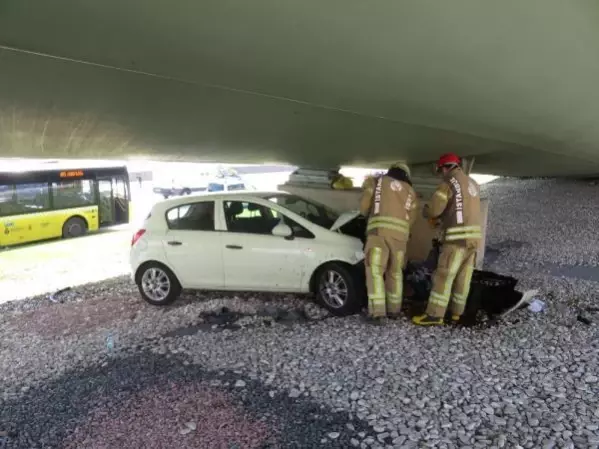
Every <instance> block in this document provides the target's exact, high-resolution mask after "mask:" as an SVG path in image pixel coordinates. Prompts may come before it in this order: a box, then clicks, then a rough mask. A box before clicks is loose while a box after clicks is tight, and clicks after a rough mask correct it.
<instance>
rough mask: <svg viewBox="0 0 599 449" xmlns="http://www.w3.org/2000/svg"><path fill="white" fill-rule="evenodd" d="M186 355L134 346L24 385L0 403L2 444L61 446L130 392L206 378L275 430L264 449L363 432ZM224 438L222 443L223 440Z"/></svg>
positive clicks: (11, 447)
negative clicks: (21, 390) (274, 439)
mask: <svg viewBox="0 0 599 449" xmlns="http://www.w3.org/2000/svg"><path fill="white" fill-rule="evenodd" d="M184 360H185V359H184V358H182V357H178V356H173V355H171V356H170V357H168V358H167V357H166V356H160V355H157V354H154V353H151V352H139V353H136V354H134V355H130V356H127V357H125V356H123V357H119V358H114V359H110V360H109V361H108V362H107V364H105V366H103V367H100V366H96V367H92V368H86V369H79V370H78V369H74V370H73V371H71V372H68V373H65V375H63V376H61V377H60V378H58V379H57V380H54V381H52V382H48V383H45V384H43V385H42V386H40V387H37V388H32V389H30V390H28V391H27V392H25V393H23V394H22V395H21V396H20V397H19V398H18V399H17V400H14V399H13V400H10V401H6V402H4V403H2V402H1V401H0V430H4V431H6V432H8V437H9V439H8V441H7V444H6V449H17V448H27V449H33V448H42V447H43V448H45V449H49V448H60V447H63V445H64V444H65V442H67V441H68V440H69V438H71V436H72V435H73V433H74V432H75V429H77V428H81V427H82V426H85V425H86V423H87V422H88V419H89V416H90V414H92V413H93V412H94V410H96V409H98V408H106V407H108V408H109V409H110V408H112V407H115V406H117V407H118V406H119V404H121V403H123V402H125V401H127V400H128V399H131V397H132V395H136V394H140V393H143V392H144V391H145V390H147V389H149V388H156V387H161V386H167V385H169V384H171V385H172V384H173V383H174V384H177V385H179V386H181V387H185V385H190V384H193V383H204V384H209V385H211V386H214V388H217V389H218V390H219V391H221V392H223V393H225V394H228V395H230V397H232V398H233V400H234V401H235V402H237V404H238V405H240V406H241V407H242V409H243V410H244V412H245V413H247V414H249V416H251V417H253V420H254V421H260V422H261V423H264V424H265V425H267V426H268V427H269V428H270V429H272V430H273V435H275V436H276V437H277V440H278V441H277V443H276V445H275V446H272V445H267V446H265V449H266V448H267V447H280V448H306V447H318V446H320V445H321V440H322V439H323V438H326V435H327V433H329V432H339V433H340V435H339V437H338V438H337V439H335V440H332V441H331V440H329V441H328V442H327V446H328V447H334V448H347V447H351V444H350V439H351V438H352V437H356V433H358V432H361V431H364V432H368V426H367V424H366V423H364V422H362V421H358V420H350V419H349V417H348V415H347V414H346V413H343V412H333V411H332V410H329V409H327V408H325V407H324V406H321V405H318V404H316V403H314V402H312V401H311V400H309V399H308V398H305V397H300V398H296V399H291V398H289V397H288V395H287V394H286V393H285V394H281V393H276V394H274V393H273V392H272V391H271V390H270V389H269V388H268V387H267V386H265V385H264V384H262V383H261V382H258V381H252V380H248V379H245V378H242V377H241V376H238V375H235V374H234V373H232V372H227V371H220V372H211V371H205V370H203V369H202V368H201V367H200V366H197V365H184V363H183V361H184ZM238 380H243V381H244V382H245V386H243V388H240V387H239V386H237V387H236V386H235V383H236V382H237V381H238ZM269 393H270V394H269ZM348 422H351V423H352V424H353V425H354V426H355V431H352V432H349V431H348V430H347V428H346V424H347V423H348ZM147 431H149V432H151V431H152V429H151V428H149V429H147ZM230 443H234V442H233V441H231V442H230ZM222 444H223V447H226V445H227V444H229V442H227V441H223V442H222ZM86 447H95V446H86ZM98 447H100V446H98ZM182 447H183V446H182ZM202 447H203V446H202ZM212 447H214V446H212ZM219 447H220V446H219Z"/></svg>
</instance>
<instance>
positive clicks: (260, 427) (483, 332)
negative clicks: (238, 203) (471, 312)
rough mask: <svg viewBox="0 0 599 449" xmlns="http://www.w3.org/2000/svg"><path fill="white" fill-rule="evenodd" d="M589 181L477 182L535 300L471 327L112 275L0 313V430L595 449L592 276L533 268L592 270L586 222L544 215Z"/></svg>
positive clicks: (112, 439)
mask: <svg viewBox="0 0 599 449" xmlns="http://www.w3.org/2000/svg"><path fill="white" fill-rule="evenodd" d="M562 184H563V185H564V186H565V187H564V189H565V190H564V192H565V195H566V199H563V198H561V197H559V195H560V191H561V190H560V189H561V188H560V187H558V186H559V185H562ZM588 187H589V186H588V185H587V184H586V183H578V184H577V183H568V182H564V181H544V180H520V181H517V180H509V179H508V180H497V181H495V182H494V183H492V184H491V185H488V186H486V187H485V189H486V190H487V192H491V193H492V198H491V217H490V235H489V242H490V245H496V247H497V248H499V249H498V250H497V251H496V253H495V256H494V257H495V259H494V260H493V261H492V263H491V266H492V269H493V270H495V271H498V272H499V273H501V274H511V275H514V276H515V277H517V278H518V279H519V280H520V283H519V286H518V288H519V289H520V290H522V289H526V288H535V289H539V298H540V299H542V300H543V301H544V302H545V303H546V308H545V310H543V311H542V312H538V313H533V312H531V311H529V310H527V309H522V310H518V311H515V312H514V313H513V314H511V315H510V317H509V318H508V319H507V322H502V323H500V324H498V325H496V326H494V327H489V328H484V329H480V328H458V327H443V328H417V327H414V326H413V325H411V324H410V323H409V322H408V321H407V320H406V319H401V320H397V321H384V322H383V323H382V325H380V326H371V325H368V324H366V323H364V322H363V321H362V320H360V319H359V318H358V317H356V316H351V317H346V318H335V317H331V316H330V315H329V314H328V313H326V312H324V311H322V310H321V309H319V308H318V307H317V306H315V305H313V304H311V303H309V302H307V301H306V299H305V298H302V297H299V296H294V295H257V294H235V293H222V292H214V293H187V292H186V293H185V294H184V296H183V298H182V299H181V300H180V301H177V302H176V303H175V304H173V305H172V306H168V307H153V306H150V305H148V304H146V303H145V302H143V301H142V300H141V299H140V297H139V294H138V292H137V290H136V288H135V286H134V285H132V284H131V282H130V280H129V279H128V278H126V277H123V278H117V279H114V280H110V281H106V282H103V283H100V284H90V285H86V286H81V287H74V288H73V289H71V290H69V291H66V292H64V293H62V294H61V295H60V296H59V297H60V300H61V301H62V302H61V303H58V302H57V303H54V302H51V301H48V299H47V298H46V297H45V296H44V297H38V298H32V299H27V300H24V301H19V302H13V303H6V304H2V305H0V366H1V367H2V368H1V370H2V376H0V432H3V431H5V432H7V433H8V437H9V438H10V441H8V443H7V444H8V445H7V447H8V448H11V449H12V448H37V447H40V448H41V447H44V448H59V447H89V448H104V447H117V446H118V447H123V448H127V447H140V444H139V442H140V441H141V442H142V444H141V446H143V447H164V445H165V444H166V445H171V446H173V447H181V448H185V447H200V448H201V447H210V448H220V447H223V448H227V449H229V448H232V447H240V448H241V447H264V448H266V447H273V448H274V447H280V448H296V447H297V448H303V447H321V446H324V447H339V448H350V447H359V448H367V447H368V448H388V447H397V448H419V447H438V448H458V447H472V448H491V447H505V448H511V447H514V448H515V447H520V448H537V447H539V448H542V447H581V448H597V447H599V426H598V425H597V422H599V399H598V398H599V380H598V378H599V375H598V374H597V373H598V372H599V357H598V356H599V338H598V337H599V333H598V330H599V326H598V325H597V324H599V316H598V315H599V314H598V313H596V312H593V310H594V309H593V308H595V309H596V308H597V307H599V304H598V298H597V295H598V293H597V292H599V283H597V282H593V281H591V280H579V279H572V278H563V277H556V276H554V275H552V274H551V273H548V272H547V271H546V270H544V269H543V266H544V265H543V264H546V263H561V264H569V263H571V261H572V260H574V259H577V260H583V261H586V262H585V263H592V260H593V259H592V257H590V256H589V253H590V250H589V248H593V246H592V245H591V244H590V240H589V239H590V238H592V236H593V235H594V233H595V230H594V228H595V223H596V222H597V218H599V216H598V217H596V218H595V219H591V218H583V219H582V220H581V223H582V224H580V223H575V224H573V225H568V223H565V222H564V223H559V220H560V219H561V220H565V219H566V216H565V215H563V214H562V212H561V211H557V210H556V209H557V207H556V206H555V205H558V206H560V205H563V206H564V207H565V205H566V204H567V203H569V202H573V200H572V198H576V201H580V204H582V205H589V204H591V195H592V193H593V192H592V191H591V190H590V189H589V188H588ZM577 189H578V190H577ZM556 195H557V196H558V198H556ZM506 198H508V199H506ZM592 198H593V199H594V198H595V196H594V195H592ZM539 204H542V205H546V206H547V207H539ZM577 204H578V203H577ZM576 207H578V206H576ZM585 210H586V212H585V213H587V214H592V211H593V209H592V208H590V207H589V208H586V209H585ZM527 211H532V212H531V213H530V214H529V212H527ZM576 213H581V210H578V209H576ZM527 214H528V215H527ZM573 215H574V214H573ZM597 215H599V214H597ZM533 216H534V220H533V219H532V217H533ZM556 219H558V220H556ZM569 220H570V221H569V222H570V223H571V222H572V221H573V219H569ZM552 221H553V222H554V223H555V222H558V224H557V227H556V228H553V229H551V230H550V229H549V228H550V227H551V226H552ZM569 226H571V227H572V229H573V231H572V236H574V237H572V236H571V235H570V234H568V232H569V231H568V229H569ZM585 226H586V228H585ZM560 227H561V232H563V234H561V233H560V231H559V229H560ZM583 228H584V229H583ZM545 231H546V232H547V234H545V235H541V237H539V236H537V235H536V233H537V232H539V233H544V232H545ZM583 231H584V232H586V233H587V234H588V236H587V237H581V238H580V239H578V236H583V235H587V234H584V232H583ZM547 236H548V237H549V238H545V237H547ZM514 241H516V242H524V243H525V244H520V243H517V244H514V243H510V242H514ZM501 242H508V243H505V244H503V246H502V245H501ZM565 242H568V243H567V244H566V243H565ZM539 245H544V246H542V247H541V248H539ZM566 246H567V248H566ZM551 248H555V250H552V249H551ZM560 251H561V252H562V254H556V252H560ZM535 257H536V258H537V259H536V260H531V258H535ZM581 314H586V315H585V316H587V317H588V320H589V323H585V322H582V321H581V320H580V319H579V318H578V317H579V316H580V315H581ZM594 316H598V317H597V318H594ZM221 425H222V426H223V427H222V429H220V430H219V426H221ZM215 429H216V430H215ZM225 435H226V436H225ZM166 441H168V443H165V442H166ZM161 442H162V443H161ZM153 444H154V445H155V446H152V445H153ZM160 444H162V446H160Z"/></svg>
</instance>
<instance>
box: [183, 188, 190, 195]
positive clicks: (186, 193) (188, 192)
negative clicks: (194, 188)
mask: <svg viewBox="0 0 599 449" xmlns="http://www.w3.org/2000/svg"><path fill="white" fill-rule="evenodd" d="M181 195H191V190H189V189H183V191H182V192H181Z"/></svg>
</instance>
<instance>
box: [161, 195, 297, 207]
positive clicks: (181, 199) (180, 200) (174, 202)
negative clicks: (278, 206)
mask: <svg viewBox="0 0 599 449" xmlns="http://www.w3.org/2000/svg"><path fill="white" fill-rule="evenodd" d="M272 195H290V193H289V192H285V191H282V190H252V191H250V192H248V191H227V192H215V193H212V192H209V193H198V194H194V195H186V196H177V197H174V198H168V199H165V200H161V201H158V202H156V203H155V204H154V206H153V207H152V209H153V210H157V209H160V210H167V209H170V208H172V207H177V206H181V205H183V204H189V203H194V202H198V201H216V200H228V201H231V200H239V201H251V200H254V199H256V198H260V199H264V198H266V197H269V196H272Z"/></svg>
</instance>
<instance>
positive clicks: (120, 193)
mask: <svg viewBox="0 0 599 449" xmlns="http://www.w3.org/2000/svg"><path fill="white" fill-rule="evenodd" d="M98 194H99V210H100V226H111V225H118V224H123V223H128V222H129V189H128V188H127V182H126V180H125V178H124V177H122V176H115V177H110V178H98Z"/></svg>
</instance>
